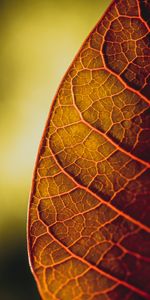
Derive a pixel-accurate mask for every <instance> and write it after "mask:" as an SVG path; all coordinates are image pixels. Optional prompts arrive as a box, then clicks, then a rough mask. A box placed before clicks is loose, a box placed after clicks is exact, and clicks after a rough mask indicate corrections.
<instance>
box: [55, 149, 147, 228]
mask: <svg viewBox="0 0 150 300" xmlns="http://www.w3.org/2000/svg"><path fill="white" fill-rule="evenodd" d="M50 150H51V153H52V157H53V159H54V161H55V162H56V164H57V166H58V167H59V168H60V169H61V171H62V173H63V174H65V175H66V176H67V177H68V178H69V179H70V180H71V181H72V182H73V183H74V184H75V185H77V186H78V187H80V188H81V189H83V190H85V191H86V192H87V193H89V194H91V195H92V196H93V197H95V198H96V199H98V200H99V201H101V202H102V203H104V204H106V205H107V206H108V207H110V208H111V209H113V210H114V211H116V212H117V213H118V214H119V215H121V216H123V217H124V218H125V219H127V220H128V221H130V222H132V223H134V224H136V225H137V226H139V227H140V228H142V229H143V230H145V231H147V232H149V233H150V228H149V227H147V226H146V225H144V224H142V223H141V222H139V221H137V220H135V219H134V218H132V217H131V216H129V215H127V214H126V213H124V212H123V211H120V210H119V209H118V208H116V207H115V206H113V205H112V204H111V203H109V202H107V201H105V200H103V199H102V198H100V197H99V196H98V195H97V194H95V193H94V192H92V191H91V190H90V189H89V188H87V187H85V186H83V185H81V184H80V183H79V182H77V181H76V180H75V179H74V178H73V177H72V176H71V175H70V174H69V173H68V172H66V171H65V170H64V169H63V167H62V166H61V165H60V163H59V161H58V159H57V158H56V156H55V154H54V152H53V150H52V149H51V148H50ZM144 171H145V170H144Z"/></svg>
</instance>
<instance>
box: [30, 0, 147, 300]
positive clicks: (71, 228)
mask: <svg viewBox="0 0 150 300" xmlns="http://www.w3.org/2000/svg"><path fill="white" fill-rule="evenodd" d="M143 3H145V2H143V1H140V2H139V3H138V2H136V1H132V0H130V1H128V2H127V1H124V2H123V1H114V2H113V3H112V5H111V6H110V7H109V9H108V11H107V12H106V14H105V15H104V17H103V19H102V20H101V21H100V22H99V23H98V24H97V26H96V27H95V29H94V30H93V31H92V33H91V34H90V35H89V37H88V38H87V40H86V41H85V43H84V44H83V46H82V48H81V50H80V51H79V53H78V55H77V56H76V58H75V60H74V62H73V63H72V65H71V67H70V69H69V70H68V72H67V74H66V75H65V77H64V79H63V81H62V83H61V85H60V88H59V90H58V93H57V95H56V98H55V99H54V102H53V105H52V109H51V113H50V116H49V118H48V122H47V125H46V129H45V132H44V135H43V138H42V142H41V146H40V150H39V155H38V159H37V164H36V169H35V174H34V180H33V190H32V194H31V200H30V211H29V230H28V235H29V255H30V259H31V265H32V268H33V272H34V276H35V278H36V280H37V284H38V286H39V290H40V293H41V296H42V298H43V299H45V300H46V299H64V300H65V299H95V300H96V299H106V296H107V297H109V298H110V299H120V298H123V297H124V298H125V297H129V299H150V296H149V288H150V287H149V282H148V280H147V279H146V277H147V278H148V274H149V269H148V267H149V264H150V258H149V256H150V253H149V251H148V249H149V247H148V245H149V242H150V236H149V233H150V229H149V225H150V224H149V218H148V207H149V202H148V197H147V194H148V192H149V185H148V178H149V175H148V168H149V155H147V153H148V149H149V143H148V142H147V138H148V136H147V124H148V121H147V120H148V94H147V91H148V88H147V85H148V81H147V82H146V79H147V74H148V68H147V64H146V59H147V51H148V50H147V48H148V47H147V45H148V39H147V35H148V23H147V21H146V20H147V19H146V18H147V17H143V18H142V17H141V13H143V10H142V12H141V11H140V9H141V8H142V5H146V3H145V4H143ZM139 13H140V14H139ZM137 29H138V31H137ZM120 49H121V50H122V51H120ZM135 49H136V57H135ZM141 53H142V55H143V56H142V57H144V58H142V57H141ZM137 59H138V60H137ZM135 63H136V67H135ZM131 73H132V76H131ZM129 75H130V76H129ZM133 75H137V77H136V76H133ZM140 77H141V78H140ZM143 78H144V79H143ZM144 80H145V81H144ZM143 82H144V83H143ZM141 190H142V192H141ZM141 199H144V201H143V202H142V204H141ZM141 209H142V210H143V213H141ZM137 240H138V241H140V242H141V244H142V245H143V246H140V245H139V244H138V242H137ZM141 278H142V279H141Z"/></svg>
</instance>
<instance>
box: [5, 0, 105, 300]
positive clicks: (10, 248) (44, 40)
mask: <svg viewBox="0 0 150 300" xmlns="http://www.w3.org/2000/svg"><path fill="white" fill-rule="evenodd" d="M109 3H110V0H76V1H69V0H62V1H61V0H57V1H54V0H53V1H51V0H49V1H48V0H41V1H38V0H37V1H34V0H30V1H29V0H25V1H24V0H22V1H21V0H20V1H17V0H1V1H0V35H1V36H0V41H1V46H0V70H1V72H0V137H1V146H0V170H1V171H0V174H1V178H0V194H1V196H0V207H1V217H0V266H1V270H0V299H1V300H27V299H29V300H34V299H35V300H36V299H37V300H38V299H39V295H38V292H37V289H36V286H35V283H34V280H33V278H32V275H31V272H30V269H29V266H28V259H27V250H26V215H27V206H28V197H29V192H30V186H31V178H32V173H33V168H34V162H35V158H36V153H37V149H38V144H39V142H40V138H41V135H42V131H43V128H44V125H45V121H46V118H47V115H48V111H49V108H50V104H51V101H52V99H53V97H54V94H55V92H56V89H57V87H58V85H59V82H60V80H61V78H62V77H63V74H64V72H65V71H66V69H67V68H68V66H69V65H70V63H71V61H72V60H73V58H74V56H75V54H76V52H77V51H78V49H79V47H80V46H81V44H82V42H83V40H84V39H85V38H86V36H87V34H88V33H89V32H90V31H91V29H92V28H93V26H94V25H95V24H96V22H97V21H98V20H99V18H100V17H101V15H102V14H103V12H104V11H105V9H106V7H107V6H108V4H109Z"/></svg>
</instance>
